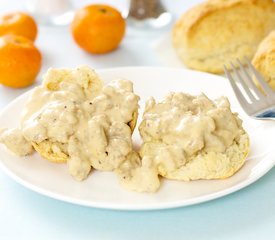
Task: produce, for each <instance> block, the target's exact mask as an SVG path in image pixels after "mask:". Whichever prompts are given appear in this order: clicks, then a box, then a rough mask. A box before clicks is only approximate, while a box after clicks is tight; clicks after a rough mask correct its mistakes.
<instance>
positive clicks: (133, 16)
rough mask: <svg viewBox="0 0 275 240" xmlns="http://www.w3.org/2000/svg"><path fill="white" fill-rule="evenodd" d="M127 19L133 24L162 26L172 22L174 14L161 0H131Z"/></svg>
mask: <svg viewBox="0 0 275 240" xmlns="http://www.w3.org/2000/svg"><path fill="white" fill-rule="evenodd" d="M127 20H128V22H129V24H130V25H133V26H141V27H143V26H146V27H149V28H161V27H164V26H166V25H168V24H169V23H170V22H171V20H172V16H171V14H170V13H169V12H168V11H167V10H166V9H165V7H164V6H163V4H162V2H161V1H160V0H131V1H130V10H129V14H128V17H127Z"/></svg>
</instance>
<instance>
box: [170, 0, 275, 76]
mask: <svg viewBox="0 0 275 240" xmlns="http://www.w3.org/2000/svg"><path fill="white" fill-rule="evenodd" d="M272 29H275V2H274V1H273V0H208V1H206V2H204V3H202V4H199V5H197V6H195V7H193V8H192V9H190V10H189V11H187V12H186V13H185V14H184V15H183V16H182V17H181V18H180V19H179V20H178V21H177V22H176V24H175V26H174V29H173V36H172V38H173V45H174V48H175V50H176V53H177V54H178V56H179V57H180V59H181V60H182V61H183V63H184V64H185V65H186V66H188V67H190V68H192V69H196V70H201V71H206V72H212V73H222V72H223V66H224V65H225V64H227V63H228V62H230V61H235V60H236V59H237V58H239V59H240V60H241V59H243V57H244V56H246V57H248V58H250V59H251V58H252V57H253V55H254V53H255V52H256V49H257V47H258V44H259V43H260V42H261V40H262V39H263V38H264V37H265V36H266V35H267V34H268V33H269V32H270V31H271V30H272Z"/></svg>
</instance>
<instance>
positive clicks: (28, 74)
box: [0, 34, 41, 88]
mask: <svg viewBox="0 0 275 240" xmlns="http://www.w3.org/2000/svg"><path fill="white" fill-rule="evenodd" d="M40 67H41V54H40V52H39V50H38V49H37V48H36V47H35V46H34V44H33V42H32V41H31V40H29V39H28V38H25V37H22V36H17V35H13V34H9V35H4V36H2V37H0V83H1V84H3V85H5V86H8V87H12V88H21V87H26V86H28V85H31V84H32V83H33V82H34V80H35V78H36V76H37V74H38V72H39V70H40Z"/></svg>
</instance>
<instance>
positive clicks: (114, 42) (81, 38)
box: [71, 4, 126, 54]
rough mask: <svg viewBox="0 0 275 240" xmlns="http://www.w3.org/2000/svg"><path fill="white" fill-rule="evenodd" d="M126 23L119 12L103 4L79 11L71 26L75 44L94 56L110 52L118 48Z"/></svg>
mask: <svg viewBox="0 0 275 240" xmlns="http://www.w3.org/2000/svg"><path fill="white" fill-rule="evenodd" d="M125 27H126V23H125V20H124V19H123V17H122V16H121V14H120V12H119V11H118V10H116V9H115V8H113V7H110V6H108V5H103V4H92V5H88V6H86V7H84V8H81V9H79V10H78V11H77V12H76V13H75V17H74V19H73V22H72V24H71V31H72V35H73V38H74V40H75V41H76V43H77V44H78V45H79V46H80V47H81V48H83V49H84V50H86V51H87V52H90V53H94V54H101V53H107V52H110V51H112V50H114V49H116V48H117V47H118V45H119V44H120V42H121V40H122V39H123V36H124V33H125Z"/></svg>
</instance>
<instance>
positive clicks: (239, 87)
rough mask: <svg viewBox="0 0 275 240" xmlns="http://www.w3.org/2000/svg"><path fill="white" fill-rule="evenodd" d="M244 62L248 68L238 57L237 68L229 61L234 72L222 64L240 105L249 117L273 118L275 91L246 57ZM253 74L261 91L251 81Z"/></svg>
mask: <svg viewBox="0 0 275 240" xmlns="http://www.w3.org/2000/svg"><path fill="white" fill-rule="evenodd" d="M245 62H246V64H247V67H248V69H247V68H245V67H244V66H243V64H242V63H241V62H240V60H239V59H237V63H238V67H239V70H238V69H237V68H236V67H235V66H234V64H233V63H232V62H231V63H230V65H231V68H232V69H233V72H234V74H232V73H231V72H230V71H229V70H228V69H227V67H226V66H224V72H225V74H226V76H227V78H228V79H229V81H230V84H231V86H232V88H233V90H234V92H235V95H236V97H237V99H238V100H239V103H240V105H241V106H242V108H243V110H244V111H245V112H246V113H247V114H248V115H249V116H250V117H254V118H256V119H275V93H274V92H273V90H272V89H271V88H270V87H269V86H268V84H267V83H266V81H265V80H264V78H263V77H262V76H261V74H260V73H259V72H258V71H257V70H256V69H255V68H254V67H253V65H252V64H251V63H250V61H249V60H248V59H247V58H245ZM253 76H254V77H255V79H256V80H257V82H258V84H259V86H260V87H261V90H262V91H260V90H259V88H258V87H257V86H256V84H255V82H254V81H253Z"/></svg>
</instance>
